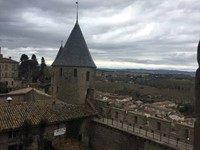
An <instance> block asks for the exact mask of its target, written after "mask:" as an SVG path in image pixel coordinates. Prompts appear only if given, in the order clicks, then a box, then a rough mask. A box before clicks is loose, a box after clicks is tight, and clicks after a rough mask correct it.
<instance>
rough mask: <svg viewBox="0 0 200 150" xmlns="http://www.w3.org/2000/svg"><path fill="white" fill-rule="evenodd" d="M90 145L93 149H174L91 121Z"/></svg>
mask: <svg viewBox="0 0 200 150" xmlns="http://www.w3.org/2000/svg"><path fill="white" fill-rule="evenodd" d="M90 147H91V148H92V149H94V150H103V149H104V150H122V149H123V150H163V149H166V150H175V149H176V148H171V147H168V146H166V145H163V144H159V143H155V142H152V141H150V140H148V139H144V138H141V137H138V136H135V135H132V134H129V133H126V132H123V131H120V130H117V129H113V128H110V127H108V126H105V125H102V124H98V123H95V122H93V123H92V134H91V137H90Z"/></svg>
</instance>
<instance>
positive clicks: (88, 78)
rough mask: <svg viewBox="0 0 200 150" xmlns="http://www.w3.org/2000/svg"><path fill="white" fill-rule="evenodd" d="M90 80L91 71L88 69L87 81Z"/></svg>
mask: <svg viewBox="0 0 200 150" xmlns="http://www.w3.org/2000/svg"><path fill="white" fill-rule="evenodd" d="M89 80H90V72H89V71H87V72H86V81H89Z"/></svg>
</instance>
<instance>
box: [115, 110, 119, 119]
mask: <svg viewBox="0 0 200 150" xmlns="http://www.w3.org/2000/svg"><path fill="white" fill-rule="evenodd" d="M115 118H116V119H118V112H117V111H116V112H115Z"/></svg>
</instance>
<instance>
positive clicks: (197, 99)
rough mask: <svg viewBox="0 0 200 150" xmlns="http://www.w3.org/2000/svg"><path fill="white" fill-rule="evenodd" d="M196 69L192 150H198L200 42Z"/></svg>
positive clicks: (199, 126) (199, 129)
mask: <svg viewBox="0 0 200 150" xmlns="http://www.w3.org/2000/svg"><path fill="white" fill-rule="evenodd" d="M197 62H198V68H197V71H196V77H195V115H196V119H197V120H196V122H195V125H194V133H195V134H194V150H200V142H199V139H200V41H199V44H198V47H197Z"/></svg>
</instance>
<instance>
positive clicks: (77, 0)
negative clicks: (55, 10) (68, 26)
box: [76, 0, 78, 22]
mask: <svg viewBox="0 0 200 150" xmlns="http://www.w3.org/2000/svg"><path fill="white" fill-rule="evenodd" d="M76 9H77V12H76V13H77V14H76V22H78V0H77V1H76Z"/></svg>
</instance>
